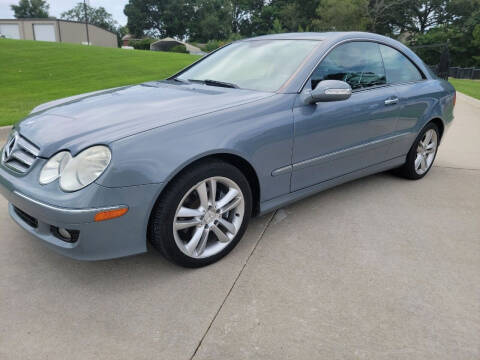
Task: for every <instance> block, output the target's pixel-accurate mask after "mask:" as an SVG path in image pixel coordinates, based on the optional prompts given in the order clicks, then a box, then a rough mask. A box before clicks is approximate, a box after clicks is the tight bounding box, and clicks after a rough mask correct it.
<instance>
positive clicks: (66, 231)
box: [58, 228, 72, 240]
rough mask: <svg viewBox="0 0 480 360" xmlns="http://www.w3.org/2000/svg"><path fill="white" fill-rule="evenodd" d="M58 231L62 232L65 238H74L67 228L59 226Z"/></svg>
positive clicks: (61, 234)
mask: <svg viewBox="0 0 480 360" xmlns="http://www.w3.org/2000/svg"><path fill="white" fill-rule="evenodd" d="M58 233H59V234H60V236H61V237H63V238H64V239H65V240H72V235H71V234H70V232H69V231H68V230H67V229H64V228H58Z"/></svg>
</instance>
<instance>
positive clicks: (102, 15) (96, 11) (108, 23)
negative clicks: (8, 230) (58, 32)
mask: <svg viewBox="0 0 480 360" xmlns="http://www.w3.org/2000/svg"><path fill="white" fill-rule="evenodd" d="M86 7H87V17H88V23H89V24H92V25H96V26H98V27H101V28H102V29H105V30H108V31H111V32H114V33H116V32H117V30H118V29H117V28H118V24H117V22H116V21H115V20H113V16H112V14H110V13H108V12H107V10H105V8H103V7H98V8H95V7H92V6H89V5H86ZM60 17H61V18H62V19H65V20H74V21H80V22H85V8H84V4H83V3H80V2H79V3H78V4H77V5H75V7H74V8H73V9H71V10H68V11H65V12H64V13H62V14H61V15H60Z"/></svg>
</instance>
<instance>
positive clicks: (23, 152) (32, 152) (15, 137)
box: [2, 132, 40, 174]
mask: <svg viewBox="0 0 480 360" xmlns="http://www.w3.org/2000/svg"><path fill="white" fill-rule="evenodd" d="M39 153H40V149H39V148H38V147H37V146H36V145H34V144H33V143H32V142H30V141H29V140H27V139H26V138H24V137H23V136H21V135H20V134H18V133H16V132H14V133H13V134H12V135H11V136H10V138H9V139H8V141H7V144H6V145H5V147H4V148H3V152H2V163H3V164H4V165H5V166H6V167H8V168H10V169H11V170H13V171H15V172H17V173H20V174H25V173H26V172H28V170H29V169H30V168H31V167H32V165H33V164H34V163H35V161H36V160H37V157H38V154H39Z"/></svg>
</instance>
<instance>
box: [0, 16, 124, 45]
mask: <svg viewBox="0 0 480 360" xmlns="http://www.w3.org/2000/svg"><path fill="white" fill-rule="evenodd" d="M2 35H3V36H5V37H6V38H9V39H19V40H38V41H54V42H55V41H56V42H66V43H74V44H88V41H87V27H86V26H85V23H81V22H77V21H70V20H60V19H55V18H46V19H0V36H2ZM88 39H89V40H90V44H91V45H96V46H105V47H118V43H117V35H116V34H114V33H112V32H110V31H107V30H104V29H102V28H99V27H98V26H95V25H90V24H89V25H88Z"/></svg>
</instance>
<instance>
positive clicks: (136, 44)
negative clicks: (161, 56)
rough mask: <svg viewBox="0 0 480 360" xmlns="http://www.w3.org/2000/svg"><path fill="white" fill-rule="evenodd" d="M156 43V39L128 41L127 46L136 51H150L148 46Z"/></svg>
mask: <svg viewBox="0 0 480 360" xmlns="http://www.w3.org/2000/svg"><path fill="white" fill-rule="evenodd" d="M155 41H157V39H148V38H147V39H141V40H130V41H129V42H128V44H129V45H130V46H133V48H134V49H137V50H150V44H151V43H153V42H155Z"/></svg>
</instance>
